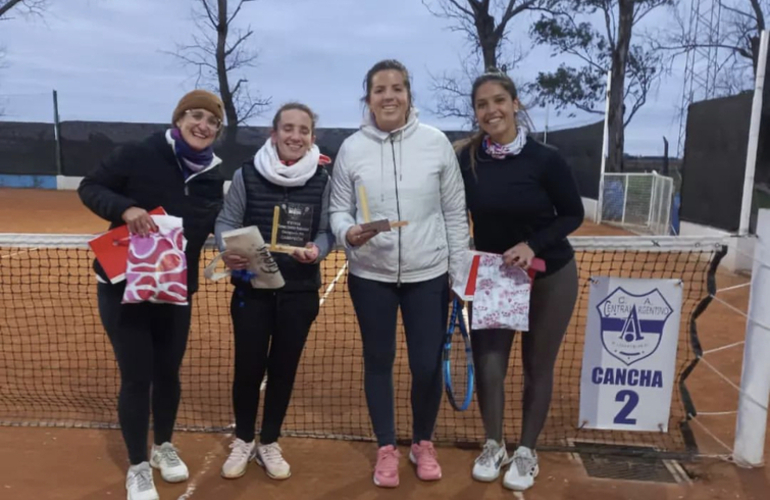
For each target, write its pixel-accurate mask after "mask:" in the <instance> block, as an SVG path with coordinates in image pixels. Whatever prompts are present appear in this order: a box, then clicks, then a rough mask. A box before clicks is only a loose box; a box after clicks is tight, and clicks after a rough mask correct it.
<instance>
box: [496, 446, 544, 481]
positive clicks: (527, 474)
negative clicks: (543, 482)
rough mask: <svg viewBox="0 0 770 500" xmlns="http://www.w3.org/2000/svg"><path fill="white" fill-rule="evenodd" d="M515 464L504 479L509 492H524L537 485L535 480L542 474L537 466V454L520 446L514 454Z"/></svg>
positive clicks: (512, 464)
mask: <svg viewBox="0 0 770 500" xmlns="http://www.w3.org/2000/svg"><path fill="white" fill-rule="evenodd" d="M512 462H513V463H511V466H510V467H509V468H508V472H506V473H505V477H504V478H503V486H505V487H506V488H508V489H509V490H514V491H524V490H527V489H529V488H531V487H532V485H534V484H535V478H536V477H537V475H538V474H539V473H540V468H539V467H538V465H537V453H535V452H534V451H532V450H530V449H529V448H526V447H524V446H519V448H518V449H517V450H516V452H515V453H514V454H513V461H512Z"/></svg>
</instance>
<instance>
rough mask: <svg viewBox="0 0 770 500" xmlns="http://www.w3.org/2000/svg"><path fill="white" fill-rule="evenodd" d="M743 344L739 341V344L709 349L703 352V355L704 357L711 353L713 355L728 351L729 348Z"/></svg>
mask: <svg viewBox="0 0 770 500" xmlns="http://www.w3.org/2000/svg"><path fill="white" fill-rule="evenodd" d="M745 343H746V341H745V340H741V341H740V342H736V343H734V344H728V345H723V346H722V347H716V348H714V349H709V350H708V351H703V355H704V356H705V355H706V354H711V353H714V352H719V351H724V350H725V349H730V348H731V347H736V346H739V345H743V344H745Z"/></svg>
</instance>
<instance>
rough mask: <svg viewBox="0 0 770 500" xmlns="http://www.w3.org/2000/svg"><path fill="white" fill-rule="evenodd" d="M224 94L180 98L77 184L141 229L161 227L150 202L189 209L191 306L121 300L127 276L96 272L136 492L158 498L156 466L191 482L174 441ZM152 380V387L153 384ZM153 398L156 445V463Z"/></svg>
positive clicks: (217, 181)
mask: <svg viewBox="0 0 770 500" xmlns="http://www.w3.org/2000/svg"><path fill="white" fill-rule="evenodd" d="M223 109H224V107H223V105H222V101H221V100H220V99H219V97H217V96H216V95H214V94H212V93H210V92H207V91H203V90H194V91H192V92H190V93H188V94H187V95H185V96H184V97H182V99H181V100H180V101H179V103H178V105H177V107H176V109H175V110H174V113H173V117H172V127H171V128H170V129H169V130H167V131H165V132H159V133H157V134H154V135H152V136H150V137H149V138H147V139H146V140H144V141H142V142H140V143H134V144H130V145H126V146H123V147H121V148H119V149H117V150H116V151H115V152H114V153H112V154H111V155H110V156H109V157H108V158H106V159H105V160H104V161H102V162H101V164H100V165H99V166H98V167H96V168H95V169H94V170H92V171H91V172H89V173H88V175H86V177H85V178H84V179H83V181H82V182H81V184H80V187H79V188H78V194H79V195H80V199H81V200H82V201H83V203H84V204H85V205H86V206H87V207H88V208H89V209H91V210H92V211H93V212H94V213H95V214H97V215H98V216H100V217H102V218H103V219H106V220H107V221H109V222H110V229H112V228H114V227H117V226H120V225H122V224H127V225H128V229H129V231H130V232H131V233H132V234H138V235H141V236H146V235H147V234H148V233H150V232H152V231H155V230H157V228H156V227H155V224H154V223H153V220H152V218H151V217H150V215H149V214H148V211H150V210H153V209H155V208H157V207H163V209H165V211H166V213H168V214H169V215H172V216H176V217H181V218H182V220H183V227H184V236H185V238H186V239H187V246H186V248H185V255H186V258H187V273H188V274H187V289H188V299H189V300H188V305H185V306H180V305H172V304H154V303H149V302H142V303H139V304H121V301H122V297H123V292H124V290H125V286H126V284H125V281H123V282H120V283H116V284H110V282H109V280H108V279H107V276H106V274H105V273H104V271H103V269H102V268H101V266H99V264H98V262H96V261H95V262H94V270H95V271H96V274H97V281H98V284H97V296H98V304H99V314H100V316H101V319H102V324H103V325H104V329H105V330H106V331H107V336H108V337H109V339H110V342H111V343H112V347H113V350H114V352H115V357H116V359H117V362H118V366H119V368H120V378H121V385H120V395H119V398H118V418H119V421H120V426H121V430H122V432H123V439H124V441H125V443H126V447H127V448H128V456H129V461H130V467H129V469H128V474H127V477H126V489H127V491H128V500H157V499H158V493H157V491H156V489H155V486H154V483H153V478H152V469H151V468H150V466H152V467H154V468H158V469H160V472H161V476H162V477H163V479H164V480H166V481H168V482H180V481H185V480H186V479H187V477H188V470H187V466H186V465H185V464H184V462H182V460H181V459H180V458H179V456H178V454H177V451H176V449H175V448H174V446H173V445H172V444H171V442H170V441H171V435H172V432H173V428H174V423H175V420H176V413H177V408H178V407H179V396H180V392H181V391H180V383H179V368H180V366H181V363H182V358H183V357H184V353H185V349H186V347H187V337H188V332H189V329H190V315H191V307H192V296H193V294H194V293H195V291H196V290H197V288H198V262H199V259H200V254H201V249H202V247H203V244H204V243H205V241H206V239H207V238H208V236H209V234H211V233H212V232H213V230H214V222H215V220H216V216H217V213H218V212H219V210H220V208H221V206H222V199H223V189H222V188H223V185H224V178H223V177H222V176H221V174H220V173H219V169H218V168H217V167H218V165H219V164H220V163H221V160H220V159H219V158H217V157H216V155H214V152H213V149H212V144H213V143H214V140H215V139H216V138H217V137H218V136H219V134H220V132H221V130H222V120H223V118H224V111H223ZM151 388H152V390H151ZM150 402H152V414H153V423H154V434H155V436H154V437H155V439H154V444H153V446H152V452H151V455H150V459H149V463H148V453H147V435H148V432H149V421H150Z"/></svg>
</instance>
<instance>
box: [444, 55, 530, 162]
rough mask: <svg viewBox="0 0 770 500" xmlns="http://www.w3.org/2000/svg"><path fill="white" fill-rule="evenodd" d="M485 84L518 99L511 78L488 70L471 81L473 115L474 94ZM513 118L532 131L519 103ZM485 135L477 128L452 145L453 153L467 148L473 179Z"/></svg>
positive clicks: (527, 115) (496, 70)
mask: <svg viewBox="0 0 770 500" xmlns="http://www.w3.org/2000/svg"><path fill="white" fill-rule="evenodd" d="M487 82H494V83H497V84H498V85H500V86H501V87H502V88H503V89H504V90H505V91H506V92H508V94H510V96H511V100H513V101H516V100H517V99H518V98H519V92H518V90H517V89H516V84H515V83H513V80H511V77H510V76H508V75H507V74H506V73H505V72H503V71H500V70H499V69H497V68H490V69H488V70H487V71H486V73H484V74H483V75H481V76H479V77H478V78H476V80H474V81H473V87H472V88H471V108H472V109H473V111H474V113H475V111H476V93H477V92H478V91H479V87H481V86H482V85H484V84H485V83H487ZM515 118H516V121H517V122H518V121H519V120H523V121H524V125H526V127H527V128H528V129H529V130H532V120H531V119H530V117H529V114H528V113H527V110H526V109H525V108H524V105H522V104H521V102H519V111H518V113H517V116H516V117H515ZM474 122H475V120H474ZM477 126H478V124H477ZM485 135H486V133H485V132H484V131H483V130H481V128H480V127H479V129H478V130H477V131H476V132H474V133H473V135H471V136H470V137H466V138H464V139H460V140H458V141H455V143H454V148H455V151H456V152H458V153H459V152H460V151H462V150H464V149H465V148H468V154H469V156H470V166H471V171H472V172H473V176H474V177H475V176H476V153H477V152H478V150H479V148H480V147H481V143H482V142H483V141H484V136H485Z"/></svg>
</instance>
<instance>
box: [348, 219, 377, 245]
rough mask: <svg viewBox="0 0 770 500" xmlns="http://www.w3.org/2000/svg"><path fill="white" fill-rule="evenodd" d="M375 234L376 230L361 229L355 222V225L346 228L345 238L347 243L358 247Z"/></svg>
mask: <svg viewBox="0 0 770 500" xmlns="http://www.w3.org/2000/svg"><path fill="white" fill-rule="evenodd" d="M376 235H377V231H363V230H362V229H361V226H359V225H358V224H356V225H355V226H353V227H351V228H350V229H348V234H346V235H345V238H347V240H348V243H350V244H351V245H352V246H354V247H360V246H361V245H363V244H364V243H366V242H367V241H369V240H371V239H372V238H373V237H374V236H376Z"/></svg>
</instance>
